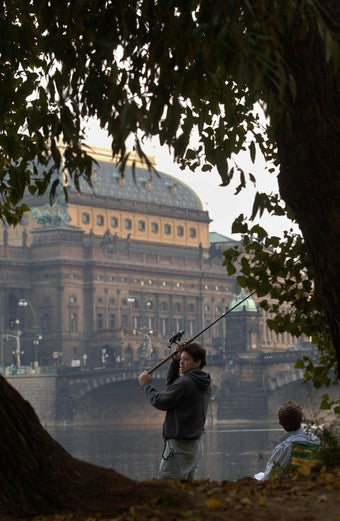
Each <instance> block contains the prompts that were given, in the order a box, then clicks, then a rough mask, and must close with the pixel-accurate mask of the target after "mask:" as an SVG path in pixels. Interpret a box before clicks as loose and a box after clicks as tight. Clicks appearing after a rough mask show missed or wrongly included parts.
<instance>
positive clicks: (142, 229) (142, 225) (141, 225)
mask: <svg viewBox="0 0 340 521" xmlns="http://www.w3.org/2000/svg"><path fill="white" fill-rule="evenodd" d="M138 231H140V232H145V221H138Z"/></svg>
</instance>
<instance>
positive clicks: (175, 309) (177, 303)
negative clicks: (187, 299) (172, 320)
mask: <svg viewBox="0 0 340 521" xmlns="http://www.w3.org/2000/svg"><path fill="white" fill-rule="evenodd" d="M174 311H175V313H180V312H181V311H182V306H181V304H180V303H179V302H176V303H175V305H174Z"/></svg>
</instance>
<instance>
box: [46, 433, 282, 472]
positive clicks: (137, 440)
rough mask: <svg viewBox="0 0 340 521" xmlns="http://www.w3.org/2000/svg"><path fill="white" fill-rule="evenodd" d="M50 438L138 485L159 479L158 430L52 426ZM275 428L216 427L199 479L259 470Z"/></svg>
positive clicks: (208, 440)
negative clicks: (140, 481) (135, 480)
mask: <svg viewBox="0 0 340 521" xmlns="http://www.w3.org/2000/svg"><path fill="white" fill-rule="evenodd" d="M49 431H50V434H51V435H52V436H53V437H54V438H55V439H56V440H57V441H58V442H59V443H60V444H61V445H62V446H63V447H64V448H65V449H66V450H67V451H68V452H70V453H71V454H72V455H73V456H75V457H76V458H79V459H82V460H84V461H88V462H90V463H95V464H96V465H100V466H102V467H108V468H113V469H115V470H116V471H117V472H119V473H121V474H124V475H125V476H128V477H131V478H133V479H137V480H144V479H151V478H153V477H155V476H156V475H157V470H158V464H159V459H160V455H161V453H162V449H163V441H162V436H161V429H160V428H157V429H156V428H155V429H154V428H140V429H136V428H135V427H134V428H127V427H116V426H115V427H72V426H68V427H54V428H50V429H49ZM281 434H283V431H282V429H279V428H278V427H277V425H273V424H267V425H262V426H259V425H258V424H256V425H254V424H249V425H244V424H243V425H233V426H229V425H228V426H225V425H223V426H222V425H219V426H216V427H214V428H213V429H210V430H207V432H206V434H205V435H204V437H203V441H204V449H205V452H204V456H203V458H202V461H201V464H200V469H199V474H198V478H199V479H207V478H209V479H211V480H218V481H222V480H224V479H229V480H232V479H237V478H241V477H243V476H252V475H253V474H255V473H256V472H258V471H260V470H263V468H264V465H265V463H266V461H267V459H268V457H269V455H270V453H271V451H272V448H273V445H274V444H275V442H276V440H277V439H278V438H279V437H280V436H281Z"/></svg>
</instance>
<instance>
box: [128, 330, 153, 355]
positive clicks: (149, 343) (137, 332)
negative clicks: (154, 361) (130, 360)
mask: <svg viewBox="0 0 340 521" xmlns="http://www.w3.org/2000/svg"><path fill="white" fill-rule="evenodd" d="M152 333H153V331H152V330H149V331H148V333H146V332H145V331H144V328H142V329H134V330H133V334H134V335H142V336H143V337H144V338H145V339H146V341H147V350H146V353H145V354H147V355H148V356H147V358H151V355H152V340H151V336H150V335H152Z"/></svg>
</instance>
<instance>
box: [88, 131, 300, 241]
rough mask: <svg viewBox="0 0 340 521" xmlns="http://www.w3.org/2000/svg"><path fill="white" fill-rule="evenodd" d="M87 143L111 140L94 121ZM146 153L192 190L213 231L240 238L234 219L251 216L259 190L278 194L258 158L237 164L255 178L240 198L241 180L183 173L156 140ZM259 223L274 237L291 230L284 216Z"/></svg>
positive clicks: (107, 144)
mask: <svg viewBox="0 0 340 521" xmlns="http://www.w3.org/2000/svg"><path fill="white" fill-rule="evenodd" d="M87 143H88V144H89V145H92V146H97V147H101V148H110V140H109V138H108V137H107V134H106V133H105V132H104V131H103V130H102V129H100V128H99V125H98V124H96V123H95V122H92V123H91V125H90V127H89V129H88V132H87ZM145 152H146V153H147V154H148V155H152V156H154V157H155V160H156V168H157V170H159V171H160V172H165V173H166V174H170V175H172V176H173V177H176V178H178V179H179V180H180V181H182V182H184V183H186V184H187V185H189V186H190V188H192V189H193V190H194V191H195V192H196V193H197V195H198V196H199V198H200V199H201V201H202V204H203V208H204V209H205V210H207V211H208V212H209V216H210V218H211V219H212V222H211V224H210V231H215V232H218V233H221V234H222V235H225V236H227V237H231V238H233V239H238V238H239V237H238V236H237V235H234V234H232V232H231V227H232V223H233V221H234V219H235V218H236V217H238V216H239V215H240V214H241V213H243V214H244V215H246V216H250V215H251V211H252V204H253V199H254V195H255V193H256V191H260V192H267V193H271V192H274V193H277V192H278V185H277V176H276V174H275V173H274V174H269V173H268V172H266V171H265V168H264V160H263V158H257V160H256V162H255V164H252V163H251V161H250V158H248V157H247V154H244V155H243V156H238V158H237V162H238V163H239V164H240V165H241V166H242V167H243V168H244V169H245V171H246V172H248V171H249V172H251V173H253V174H254V175H255V177H256V183H257V184H256V187H255V188H254V187H253V186H250V185H249V183H248V185H249V186H247V188H246V189H243V190H242V191H241V192H240V193H239V194H238V195H234V193H235V188H236V186H237V184H238V182H237V181H238V180H236V181H235V182H233V183H232V184H231V185H229V186H227V187H225V186H223V187H222V186H219V185H220V183H221V179H220V177H219V175H218V173H217V171H212V172H201V171H198V170H197V171H195V172H191V171H190V170H189V169H186V170H181V169H180V167H179V166H178V165H177V164H176V163H175V162H174V161H173V159H172V157H171V155H170V153H169V151H168V148H167V147H161V146H159V145H157V144H156V141H154V142H152V143H151V142H150V144H148V145H146V146H145ZM258 222H260V224H261V225H262V226H263V227H264V228H265V229H266V230H267V231H268V232H269V233H270V234H272V235H278V236H282V235H283V231H284V230H285V229H288V228H291V227H292V226H291V223H290V221H288V220H287V219H285V218H282V217H280V218H279V217H272V216H268V215H264V216H263V218H261V220H259V221H258Z"/></svg>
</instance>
